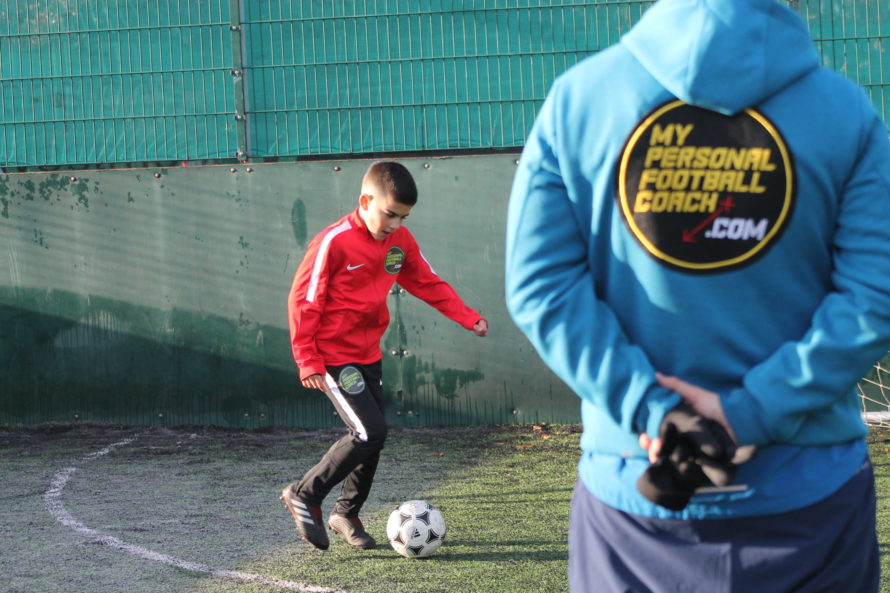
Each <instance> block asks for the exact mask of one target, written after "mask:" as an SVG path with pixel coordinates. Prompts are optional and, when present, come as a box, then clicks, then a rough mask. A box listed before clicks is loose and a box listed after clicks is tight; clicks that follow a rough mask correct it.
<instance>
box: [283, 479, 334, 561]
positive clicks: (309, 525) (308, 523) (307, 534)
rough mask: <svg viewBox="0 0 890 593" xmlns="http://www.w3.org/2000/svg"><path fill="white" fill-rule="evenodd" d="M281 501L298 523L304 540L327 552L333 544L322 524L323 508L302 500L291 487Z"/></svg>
mask: <svg viewBox="0 0 890 593" xmlns="http://www.w3.org/2000/svg"><path fill="white" fill-rule="evenodd" d="M281 500H282V501H284V506H286V507H287V510H288V511H290V514H291V515H292V516H293V518H294V521H296V523H297V529H298V530H299V531H300V535H301V536H302V537H303V539H304V540H306V541H307V542H309V543H310V544H312V545H313V546H315V547H316V548H318V549H319V550H327V549H328V546H330V545H331V542H330V540H328V533H327V531H326V530H325V528H324V523H323V522H322V518H321V507H319V506H314V505H310V504H307V503H306V502H304V501H303V500H301V499H300V498H299V497H298V496H297V495H295V494H294V491H293V489H292V488H291V487H290V486H288V487H287V488H285V489H284V490H282V491H281Z"/></svg>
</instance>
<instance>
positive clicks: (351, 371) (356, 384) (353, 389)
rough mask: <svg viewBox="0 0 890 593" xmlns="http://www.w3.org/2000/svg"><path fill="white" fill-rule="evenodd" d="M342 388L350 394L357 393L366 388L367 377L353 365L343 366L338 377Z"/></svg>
mask: <svg viewBox="0 0 890 593" xmlns="http://www.w3.org/2000/svg"><path fill="white" fill-rule="evenodd" d="M337 383H338V384H339V385H340V389H342V390H343V391H345V392H346V393H348V394H349V395H356V394H359V393H361V392H362V391H364V390H365V378H364V377H362V372H361V371H360V370H358V369H357V368H355V367H353V366H348V367H343V370H341V371H340V376H339V377H337Z"/></svg>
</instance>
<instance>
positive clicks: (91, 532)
mask: <svg viewBox="0 0 890 593" xmlns="http://www.w3.org/2000/svg"><path fill="white" fill-rule="evenodd" d="M133 440H134V439H133V438H129V439H124V440H122V441H118V442H116V443H112V444H111V445H108V446H107V447H105V448H104V449H102V450H100V451H96V452H95V453H91V454H89V455H87V456H86V457H85V458H84V459H83V460H84V461H90V460H93V459H96V458H98V457H102V456H103V455H108V454H109V453H111V451H113V450H114V449H116V448H117V447H122V446H124V445H128V444H130V443H132V442H133ZM77 470H78V468H77V467H66V468H65V469H63V470H60V471H58V472H56V475H55V476H53V480H52V483H51V484H50V488H49V490H47V491H46V493H45V494H44V495H43V506H44V507H45V508H46V510H47V511H48V512H49V514H50V515H52V517H53V518H54V519H55V520H56V521H58V522H59V523H61V524H62V525H64V526H65V527H67V528H69V529H71V530H73V531H74V532H76V533H79V534H80V535H82V536H84V537H89V538H92V539H93V540H94V541H95V542H97V543H99V544H102V545H105V546H108V547H111V548H114V549H116V550H120V551H122V552H126V553H128V554H132V555H133V556H137V557H139V558H142V559H143V560H151V561H152V562H160V563H161V564H166V565H168V566H175V567H176V568H181V569H183V570H190V571H193V572H200V573H204V574H208V575H210V576H212V577H217V578H223V579H232V580H236V581H244V582H247V583H260V584H263V585H271V586H273V587H278V588H280V589H288V590H290V591H306V592H308V593H347V592H346V591H340V590H338V589H328V588H326V587H316V586H315V585H309V584H306V583H295V582H293V581H285V580H281V579H273V578H270V577H264V576H261V575H258V574H252V573H249V572H241V571H238V570H223V569H220V568H213V567H212V566H207V565H206V564H199V563H197V562H188V561H186V560H180V559H179V558H174V557H173V556H168V555H166V554H161V553H158V552H155V551H153V550H149V549H147V548H143V547H142V546H137V545H135V544H128V543H127V542H124V541H121V540H119V539H118V538H116V537H112V536H110V535H105V534H103V533H101V532H99V531H96V530H95V529H91V528H89V527H87V526H86V525H84V524H83V523H81V522H80V521H78V520H77V519H75V518H74V516H73V515H71V513H69V512H68V509H66V508H65V505H63V504H62V490H64V488H65V486H66V484H68V480H70V479H71V476H72V475H74V473H75V472H76V471H77Z"/></svg>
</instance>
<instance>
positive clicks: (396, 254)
mask: <svg viewBox="0 0 890 593" xmlns="http://www.w3.org/2000/svg"><path fill="white" fill-rule="evenodd" d="M403 263H405V252H404V251H403V250H402V248H401V247H399V246H398V245H393V246H392V247H390V248H389V251H387V252H386V259H385V260H384V261H383V269H384V270H386V271H387V272H388V273H390V274H398V273H399V271H400V270H401V269H402V264H403Z"/></svg>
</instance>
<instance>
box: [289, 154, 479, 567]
mask: <svg viewBox="0 0 890 593" xmlns="http://www.w3.org/2000/svg"><path fill="white" fill-rule="evenodd" d="M416 202H417V187H416V186H415V184H414V179H413V178H412V177H411V173H409V172H408V170H407V169H406V168H405V167H403V166H402V165H400V164H398V163H395V162H376V163H374V164H372V165H371V166H370V167H369V168H368V170H367V172H366V173H365V175H364V177H363V178H362V187H361V195H360V196H359V204H358V208H356V210H355V211H353V212H351V213H350V214H347V215H346V216H344V217H343V218H341V219H340V220H338V221H337V222H335V223H334V224H332V225H330V226H329V227H327V228H326V229H325V230H323V231H322V232H321V233H319V234H318V235H317V236H316V237H315V238H314V239H313V240H312V241H311V242H310V243H309V246H308V247H307V248H306V254H305V256H304V257H303V261H302V263H301V264H300V267H299V269H298V270H297V273H296V276H295V277H294V282H293V285H292V287H291V292H290V298H289V299H288V313H289V317H290V332H291V345H292V347H293V353H294V359H295V360H296V363H297V366H298V367H299V369H300V381H301V382H302V383H303V386H304V387H307V388H311V389H318V390H320V391H323V392H324V393H325V395H327V396H328V398H329V399H330V400H331V403H333V404H334V407H335V408H336V409H337V412H338V414H339V415H340V418H342V419H343V421H344V422H345V423H346V425H347V427H348V429H349V432H348V433H347V434H346V435H345V436H343V437H342V438H341V439H340V440H338V441H337V442H335V443H334V444H333V446H331V448H330V450H328V452H327V453H326V454H325V456H324V457H323V458H322V459H321V461H320V462H319V463H318V464H317V465H316V466H315V467H313V468H312V469H310V470H309V471H308V472H307V473H306V474H305V475H304V476H303V478H302V479H301V480H300V481H299V482H295V483H293V484H290V485H289V486H287V487H286V488H285V489H284V490H283V491H282V493H281V500H283V501H284V504H285V506H286V507H287V509H288V510H289V511H290V513H291V515H293V517H294V520H295V521H296V523H297V529H298V530H299V531H300V535H301V536H302V538H303V539H305V540H306V541H308V542H309V543H311V544H312V545H313V546H315V547H316V548H319V549H322V550H326V549H327V548H328V545H329V541H328V536H327V533H326V531H325V528H324V524H323V523H322V516H321V502H322V500H324V498H325V496H326V495H327V494H328V493H329V492H330V491H331V490H332V489H333V488H334V486H336V485H337V484H338V483H340V482H342V483H343V485H342V487H341V490H340V496H339V498H338V499H337V502H336V504H335V505H334V508H333V511H332V512H331V516H330V517H329V518H328V527H330V528H331V530H332V531H334V532H335V533H337V534H338V535H340V536H342V537H343V538H344V539H345V540H346V542H347V543H348V544H349V545H350V546H352V547H354V548H358V549H365V550H367V549H371V548H373V547H374V546H375V545H376V543H375V541H374V538H373V537H371V536H370V535H369V534H368V533H367V532H366V531H365V529H364V527H363V525H362V522H361V521H360V520H359V518H358V514H359V511H360V510H361V508H362V505H363V504H364V502H365V500H366V499H367V498H368V493H369V491H370V490H371V484H372V482H373V481H374V473H375V471H376V469H377V462H378V459H379V458H380V450H381V449H382V448H383V442H384V440H385V439H386V419H385V417H384V411H383V381H382V373H381V358H382V354H381V351H380V338H381V337H382V336H383V332H384V331H385V330H386V327H387V325H388V324H389V311H388V310H387V307H386V295H387V294H389V290H390V288H391V287H392V285H393V283H395V282H396V280H398V282H399V284H400V285H401V286H402V287H404V288H405V289H406V290H407V291H408V292H410V293H411V294H413V295H414V296H416V297H418V298H420V299H422V300H424V301H426V302H427V303H428V304H429V305H431V306H433V307H435V308H436V309H438V310H439V311H440V312H441V313H442V314H443V315H445V316H446V317H448V318H449V319H452V320H453V321H455V322H457V323H459V324H460V325H461V326H463V327H464V328H466V329H468V330H472V331H473V333H475V334H476V335H477V336H484V335H486V334H487V333H488V321H487V320H486V319H485V318H483V317H482V316H481V315H479V313H477V312H476V311H474V310H473V309H471V308H469V307H467V306H466V305H465V304H464V302H463V301H462V300H461V298H460V297H459V296H458V294H457V293H456V292H455V291H454V289H453V288H452V287H451V286H450V285H449V284H448V283H446V282H445V281H444V280H442V279H441V278H440V277H439V276H438V275H437V274H436V273H435V272H434V271H433V269H432V267H430V264H429V263H428V262H427V261H426V259H424V257H423V254H422V253H421V252H420V248H419V247H418V246H417V242H416V241H415V240H414V237H413V235H412V234H411V232H410V231H408V229H407V228H404V227H403V226H402V223H403V222H404V220H405V218H407V216H408V213H409V212H410V211H411V208H412V207H413V206H414V204H415V203H416Z"/></svg>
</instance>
